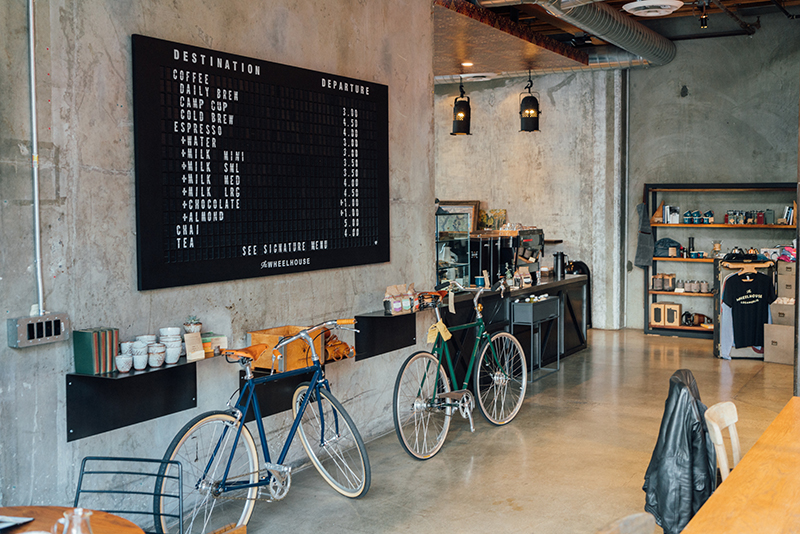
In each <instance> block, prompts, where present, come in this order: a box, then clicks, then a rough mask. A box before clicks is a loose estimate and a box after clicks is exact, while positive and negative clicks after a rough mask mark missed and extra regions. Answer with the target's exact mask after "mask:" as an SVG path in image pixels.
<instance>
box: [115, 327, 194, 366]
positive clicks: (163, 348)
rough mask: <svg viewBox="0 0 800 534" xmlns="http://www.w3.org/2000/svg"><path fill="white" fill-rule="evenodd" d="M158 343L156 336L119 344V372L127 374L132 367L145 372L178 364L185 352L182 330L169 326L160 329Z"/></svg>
mask: <svg viewBox="0 0 800 534" xmlns="http://www.w3.org/2000/svg"><path fill="white" fill-rule="evenodd" d="M158 333H159V336H158V342H157V341H156V336H155V334H146V335H141V336H136V341H123V342H121V343H120V344H119V356H117V358H116V363H117V370H118V371H119V372H120V373H127V372H128V371H130V370H131V367H133V368H134V369H136V370H137V371H143V370H144V369H147V366H148V365H150V367H161V366H162V365H164V363H165V362H166V363H167V364H174V363H177V362H178V359H179V358H180V357H181V352H182V350H183V340H182V336H181V328H180V327H179V326H168V327H165V328H160V329H159V331H158Z"/></svg>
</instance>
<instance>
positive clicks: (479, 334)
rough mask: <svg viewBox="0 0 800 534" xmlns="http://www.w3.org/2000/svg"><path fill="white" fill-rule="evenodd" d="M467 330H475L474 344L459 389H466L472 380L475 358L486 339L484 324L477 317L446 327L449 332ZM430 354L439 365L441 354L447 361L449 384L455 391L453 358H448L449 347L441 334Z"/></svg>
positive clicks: (437, 337)
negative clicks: (435, 357) (471, 320)
mask: <svg viewBox="0 0 800 534" xmlns="http://www.w3.org/2000/svg"><path fill="white" fill-rule="evenodd" d="M468 328H476V329H477V330H476V331H475V344H474V345H473V346H472V356H470V359H469V365H468V366H467V374H466V375H465V376H464V382H463V383H462V384H461V388H459V389H467V384H469V379H470V378H472V372H473V371H474V368H475V357H476V356H477V355H478V349H479V348H480V347H481V346H482V345H483V341H484V339H485V338H486V324H485V323H484V322H483V317H480V316H479V317H478V318H477V320H476V321H475V322H472V323H465V324H460V325H457V326H452V327H451V326H448V327H447V329H448V330H449V331H450V332H458V331H459V330H467V329H468ZM431 353H432V354H435V355H436V356H437V357H438V358H439V363H441V362H442V354H444V357H445V360H446V361H447V372H448V373H449V374H450V383H451V384H453V388H454V389H455V387H456V371H455V367H453V358H452V357H451V356H450V347H448V346H447V341H445V340H444V338H442V334H441V333H439V334H437V335H436V341H434V343H433V349H432V350H431ZM492 354H493V355H494V347H492ZM436 380H437V381H438V380H439V371H438V370H437V371H436Z"/></svg>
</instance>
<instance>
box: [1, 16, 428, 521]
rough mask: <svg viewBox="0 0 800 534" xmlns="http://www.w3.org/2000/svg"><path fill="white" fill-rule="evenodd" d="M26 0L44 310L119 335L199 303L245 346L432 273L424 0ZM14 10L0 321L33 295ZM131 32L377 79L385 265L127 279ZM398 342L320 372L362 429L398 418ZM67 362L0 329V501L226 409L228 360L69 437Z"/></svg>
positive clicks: (71, 482) (201, 312)
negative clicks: (92, 432)
mask: <svg viewBox="0 0 800 534" xmlns="http://www.w3.org/2000/svg"><path fill="white" fill-rule="evenodd" d="M36 6H37V9H36V17H37V54H38V58H37V70H38V76H37V86H38V90H39V95H38V107H39V113H40V115H39V128H38V131H39V133H40V136H41V137H40V141H41V146H40V152H41V167H42V168H41V179H42V185H41V197H42V217H41V219H42V229H43V231H42V248H43V256H44V257H43V262H42V266H43V270H44V278H45V292H46V295H45V302H46V308H47V309H48V310H54V311H64V312H67V313H69V315H70V317H71V319H72V322H73V326H74V327H75V328H87V327H92V326H98V325H108V326H116V327H119V329H120V334H121V337H122V338H123V339H129V338H132V337H133V336H135V335H137V334H141V333H153V332H155V331H156V330H157V328H159V327H161V326H166V325H173V324H179V323H180V322H181V321H182V319H183V318H184V317H186V316H187V315H189V314H196V315H198V316H199V317H200V318H201V319H202V320H203V322H204V324H205V325H206V327H207V328H209V329H211V330H213V331H215V332H222V333H226V334H227V335H228V336H229V338H230V340H231V344H232V345H234V346H241V345H243V344H244V342H245V335H246V332H247V331H248V330H253V329H259V328H265V327H270V326H279V325H284V324H313V323H314V322H319V321H322V320H326V319H329V318H334V317H341V316H352V315H353V314H355V313H363V312H368V311H371V310H374V309H379V308H380V307H381V299H382V297H383V291H384V288H385V287H386V286H387V285H390V284H394V283H402V282H416V283H417V284H418V285H421V286H423V285H427V284H430V283H431V282H432V280H433V272H432V268H431V265H433V250H432V246H431V241H430V240H431V236H432V235H433V219H432V216H431V213H432V209H433V202H432V199H433V195H434V187H433V154H432V148H431V147H432V145H433V125H432V122H431V117H432V104H433V99H432V85H433V79H432V67H431V65H432V58H431V50H432V19H431V11H430V9H431V8H430V2H429V1H427V0H405V1H398V0H380V1H375V0H373V1H369V2H367V1H364V0H358V1H357V0H332V1H327V2H294V1H291V0H271V1H269V2H253V1H251V0H231V1H226V2H197V1H194V0H174V1H166V0H132V1H125V2H119V1H115V0H107V1H102V0H51V1H47V0H39V1H37V2H36ZM398 20H402V21H403V22H404V23H403V24H397V21H398ZM26 21H27V16H26V2H25V1H24V0H8V1H4V2H2V3H1V4H0V27H2V28H3V31H2V32H0V43H1V44H0V46H2V51H3V54H2V58H3V59H2V60H0V61H2V63H0V65H1V66H0V95H2V97H1V98H0V198H1V199H2V202H1V203H0V221H1V222H0V242H2V246H0V302H2V303H3V309H4V315H5V316H6V317H7V318H8V317H18V316H23V315H27V314H28V311H29V309H30V306H31V304H33V303H35V302H36V300H37V299H36V283H35V278H34V274H33V271H34V265H33V258H34V256H33V237H32V228H33V222H32V207H31V205H32V201H31V199H32V187H31V170H30V142H29V139H30V119H29V112H28V106H29V99H28V82H27V72H28V69H27V58H28V54H27V46H26V43H27V29H26ZM408 28H414V37H413V39H410V38H409V36H408ZM133 33H141V34H144V35H149V36H153V37H158V38H162V39H168V40H172V41H177V42H182V43H188V44H193V45H197V46H202V47H207V48H213V49H215V50H221V51H225V52H230V53H234V54H241V55H245V56H251V57H256V58H261V59H265V60H269V61H275V62H279V63H284V64H288V65H295V66H300V67H305V68H310V69H314V70H319V71H324V72H330V73H336V74H340V75H344V76H350V77H354V78H359V79H364V80H371V81H375V82H378V83H382V84H386V85H388V86H389V98H390V103H389V121H390V132H389V137H390V140H389V142H390V180H391V191H390V195H391V235H392V243H391V254H392V256H391V262H390V263H388V264H382V265H372V266H365V267H357V268H348V269H341V270H336V271H319V272H314V273H309V274H296V275H287V276H275V277H265V278H260V279H253V280H246V281H234V282H227V283H219V284H207V285H201V286H194V287H185V288H177V289H168V290H160V291H147V292H138V291H136V250H135V235H134V223H135V211H134V204H135V201H134V163H133V136H132V134H133V123H132V121H133V118H132V113H131V74H130V73H131V44H130V43H131V40H130V36H131V34H133ZM423 322H424V321H423ZM418 338H419V339H422V336H418ZM409 353H410V350H406V351H399V352H398V353H394V354H391V355H387V356H383V357H377V358H373V359H371V360H367V361H365V362H359V363H356V362H353V361H347V362H342V363H338V364H335V365H332V366H331V367H330V370H329V375H328V376H329V378H330V379H331V381H332V384H333V388H334V392H335V393H336V395H337V396H338V397H339V398H340V399H341V400H343V401H344V403H345V405H346V406H347V407H348V409H349V410H350V412H351V415H352V416H353V418H354V420H355V421H356V423H357V424H358V426H359V427H360V429H361V431H362V434H364V435H365V437H367V438H369V437H374V436H375V435H378V434H381V433H383V432H386V431H388V430H389V429H390V428H391V427H392V418H391V415H390V412H389V404H390V401H391V391H392V386H393V383H394V379H395V375H396V372H397V369H398V368H399V365H400V362H401V360H402V358H404V357H405V356H406V355H407V354H409ZM71 369H72V344H71V342H68V343H57V344H52V345H46V346H43V347H42V348H37V349H25V350H13V349H9V348H7V340H6V338H5V329H2V331H1V333H0V505H22V504H41V503H51V504H68V503H70V502H71V500H72V497H73V494H74V489H75V483H76V471H77V463H78V462H79V460H80V459H81V458H82V457H83V456H85V455H88V454H124V455H128V454H130V455H139V456H149V457H160V456H161V455H162V454H163V452H164V450H165V449H166V446H167V444H168V443H169V441H170V440H171V438H172V436H173V435H174V434H175V432H176V431H177V430H178V429H179V428H180V427H181V426H182V425H183V423H184V422H186V421H187V420H188V419H189V418H190V417H191V416H193V415H194V414H195V413H198V412H199V411H200V410H207V409H212V408H221V407H223V406H224V403H225V401H226V400H227V399H228V396H229V395H230V394H231V392H232V391H234V390H235V389H236V387H237V381H238V379H237V376H238V370H237V368H236V367H235V366H232V365H227V364H226V363H225V362H224V361H217V360H212V361H207V362H202V363H201V364H199V365H198V391H199V398H198V399H197V400H198V409H197V410H194V411H192V412H182V413H178V414H174V415H171V416H167V417H164V418H161V419H158V420H155V421H151V422H146V423H141V424H138V425H134V426H132V427H128V428H125V429H121V430H117V431H113V432H109V433H106V434H102V435H99V436H95V437H91V438H87V439H83V440H79V441H76V442H72V443H67V442H66V421H65V419H66V417H65V410H66V407H65V379H64V376H65V374H66V373H68V372H70V371H71ZM128 402H130V403H133V404H135V403H136V402H137V399H136V398H131V399H128ZM270 419H274V420H276V421H272V422H270V424H272V425H273V426H275V425H277V426H280V425H281V424H283V421H281V420H280V417H278V418H270ZM398 451H399V449H398Z"/></svg>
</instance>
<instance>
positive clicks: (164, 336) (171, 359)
mask: <svg viewBox="0 0 800 534" xmlns="http://www.w3.org/2000/svg"><path fill="white" fill-rule="evenodd" d="M158 333H159V334H160V335H159V337H158V341H159V342H160V343H161V344H163V345H164V346H165V347H166V362H167V363H168V364H173V363H177V362H178V358H180V357H181V344H182V342H181V328H180V327H179V326H167V327H164V328H160V329H159V330H158Z"/></svg>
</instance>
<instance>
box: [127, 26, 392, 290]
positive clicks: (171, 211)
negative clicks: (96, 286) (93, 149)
mask: <svg viewBox="0 0 800 534" xmlns="http://www.w3.org/2000/svg"><path fill="white" fill-rule="evenodd" d="M132 39H133V106H134V143H135V160H136V228H137V236H136V238H137V255H138V273H139V289H140V290H145V289H157V288H164V287H174V286H182V285H189V284H199V283H204V282H216V281H222V280H235V279H241V278H251V277H256V276H266V275H274V274H284V273H292V272H299V271H311V270H317V269H329V268H334V267H345V266H351V265H363V264H368V263H379V262H385V261H389V140H388V137H389V136H388V87H387V86H385V85H381V84H377V83H373V82H366V81H361V80H355V79H352V78H345V77H343V76H337V75H333V74H326V73H322V72H315V71H312V70H307V69H301V68H297V67H290V66H287V65H280V64H277V63H271V62H268V61H261V60H258V59H252V58H248V57H243V56H237V55H233V54H226V53H223V52H217V51H215V50H209V49H205V48H198V47H195V46H189V45H184V44H179V43H172V42H169V41H163V40H160V39H153V38H151V37H145V36H142V35H134V36H133V38H132Z"/></svg>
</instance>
